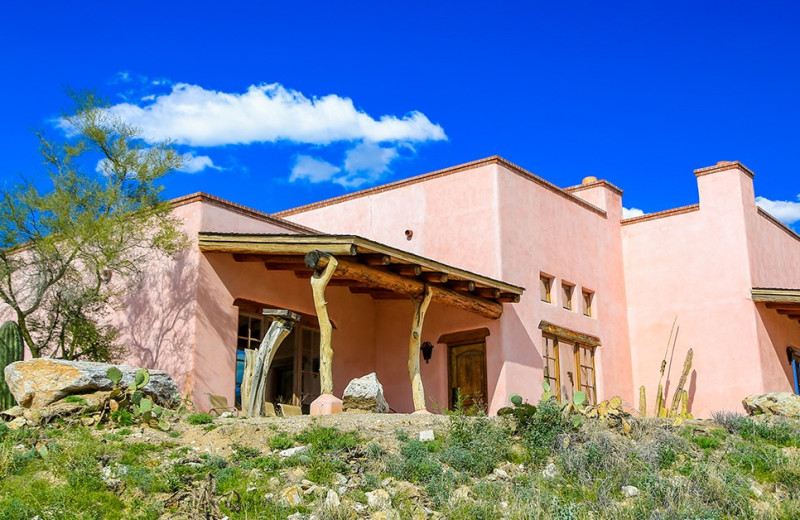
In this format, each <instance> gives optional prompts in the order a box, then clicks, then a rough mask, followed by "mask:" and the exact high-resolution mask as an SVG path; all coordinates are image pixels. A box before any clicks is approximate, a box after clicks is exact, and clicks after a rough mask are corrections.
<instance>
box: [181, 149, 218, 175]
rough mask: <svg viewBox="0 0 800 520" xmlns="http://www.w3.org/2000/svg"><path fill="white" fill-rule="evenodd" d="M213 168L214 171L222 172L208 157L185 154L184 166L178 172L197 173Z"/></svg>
mask: <svg viewBox="0 0 800 520" xmlns="http://www.w3.org/2000/svg"><path fill="white" fill-rule="evenodd" d="M206 168H212V169H214V170H221V169H222V168H220V167H219V166H217V165H215V164H214V161H212V160H211V157H209V156H207V155H194V154H193V153H186V154H183V166H181V167H180V168H178V171H181V172H184V173H197V172H200V171H203V170H205V169H206Z"/></svg>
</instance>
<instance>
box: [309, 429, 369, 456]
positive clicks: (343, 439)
mask: <svg viewBox="0 0 800 520" xmlns="http://www.w3.org/2000/svg"><path fill="white" fill-rule="evenodd" d="M295 439H296V440H297V442H300V443H303V444H305V445H307V446H310V447H311V449H313V450H315V451H317V452H328V451H342V450H353V449H355V448H356V447H357V446H358V445H359V443H361V437H360V436H359V434H358V432H355V431H349V432H340V431H339V430H337V429H336V428H330V427H326V426H319V425H316V424H313V425H312V426H311V428H309V429H307V430H305V431H303V432H301V433H299V434H297V435H296V436H295Z"/></svg>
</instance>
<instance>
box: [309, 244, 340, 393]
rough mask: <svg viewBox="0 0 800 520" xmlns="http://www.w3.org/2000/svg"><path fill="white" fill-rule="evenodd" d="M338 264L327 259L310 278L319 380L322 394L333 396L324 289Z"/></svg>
mask: <svg viewBox="0 0 800 520" xmlns="http://www.w3.org/2000/svg"><path fill="white" fill-rule="evenodd" d="M337 265H338V262H337V261H336V258H334V257H332V256H331V257H329V258H328V265H326V266H325V269H324V270H323V271H321V272H320V271H315V272H314V275H313V276H312V277H311V291H312V292H313V294H314V308H315V309H316V310H317V320H319V358H320V359H319V380H320V391H321V393H322V394H333V347H332V346H331V332H332V327H331V320H330V318H328V302H326V301H325V288H326V287H327V286H328V282H329V281H330V280H331V278H332V277H333V273H334V271H336V266H337Z"/></svg>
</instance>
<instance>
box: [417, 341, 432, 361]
mask: <svg viewBox="0 0 800 520" xmlns="http://www.w3.org/2000/svg"><path fill="white" fill-rule="evenodd" d="M419 349H420V350H421V351H422V359H424V360H425V363H426V364H427V363H428V362H429V361H430V360H431V354H433V343H431V342H430V341H426V342H425V343H423V344H422V346H421V347H419Z"/></svg>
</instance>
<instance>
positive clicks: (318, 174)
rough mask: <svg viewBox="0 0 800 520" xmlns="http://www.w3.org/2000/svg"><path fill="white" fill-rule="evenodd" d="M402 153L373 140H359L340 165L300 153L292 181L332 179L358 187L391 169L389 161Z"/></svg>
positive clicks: (345, 184) (376, 179)
mask: <svg viewBox="0 0 800 520" xmlns="http://www.w3.org/2000/svg"><path fill="white" fill-rule="evenodd" d="M399 155H400V154H399V153H398V151H397V149H396V148H394V147H384V146H380V145H378V144H376V143H372V142H361V143H358V144H357V145H355V146H354V147H353V148H351V149H350V150H348V151H347V152H345V156H344V164H343V165H342V166H341V167H339V166H336V165H334V164H331V163H329V162H328V161H324V160H322V159H319V158H316V157H311V156H308V155H299V156H297V158H296V160H295V164H294V167H293V168H292V174H291V176H290V177H289V181H299V180H304V181H308V182H311V183H320V182H333V183H334V184H338V185H340V186H342V187H344V188H358V187H359V186H362V185H364V184H367V183H370V182H375V181H378V180H380V179H381V177H383V176H384V175H385V174H386V173H388V172H389V171H391V170H390V169H389V163H391V162H392V161H393V160H394V159H396V158H397V157H399Z"/></svg>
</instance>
